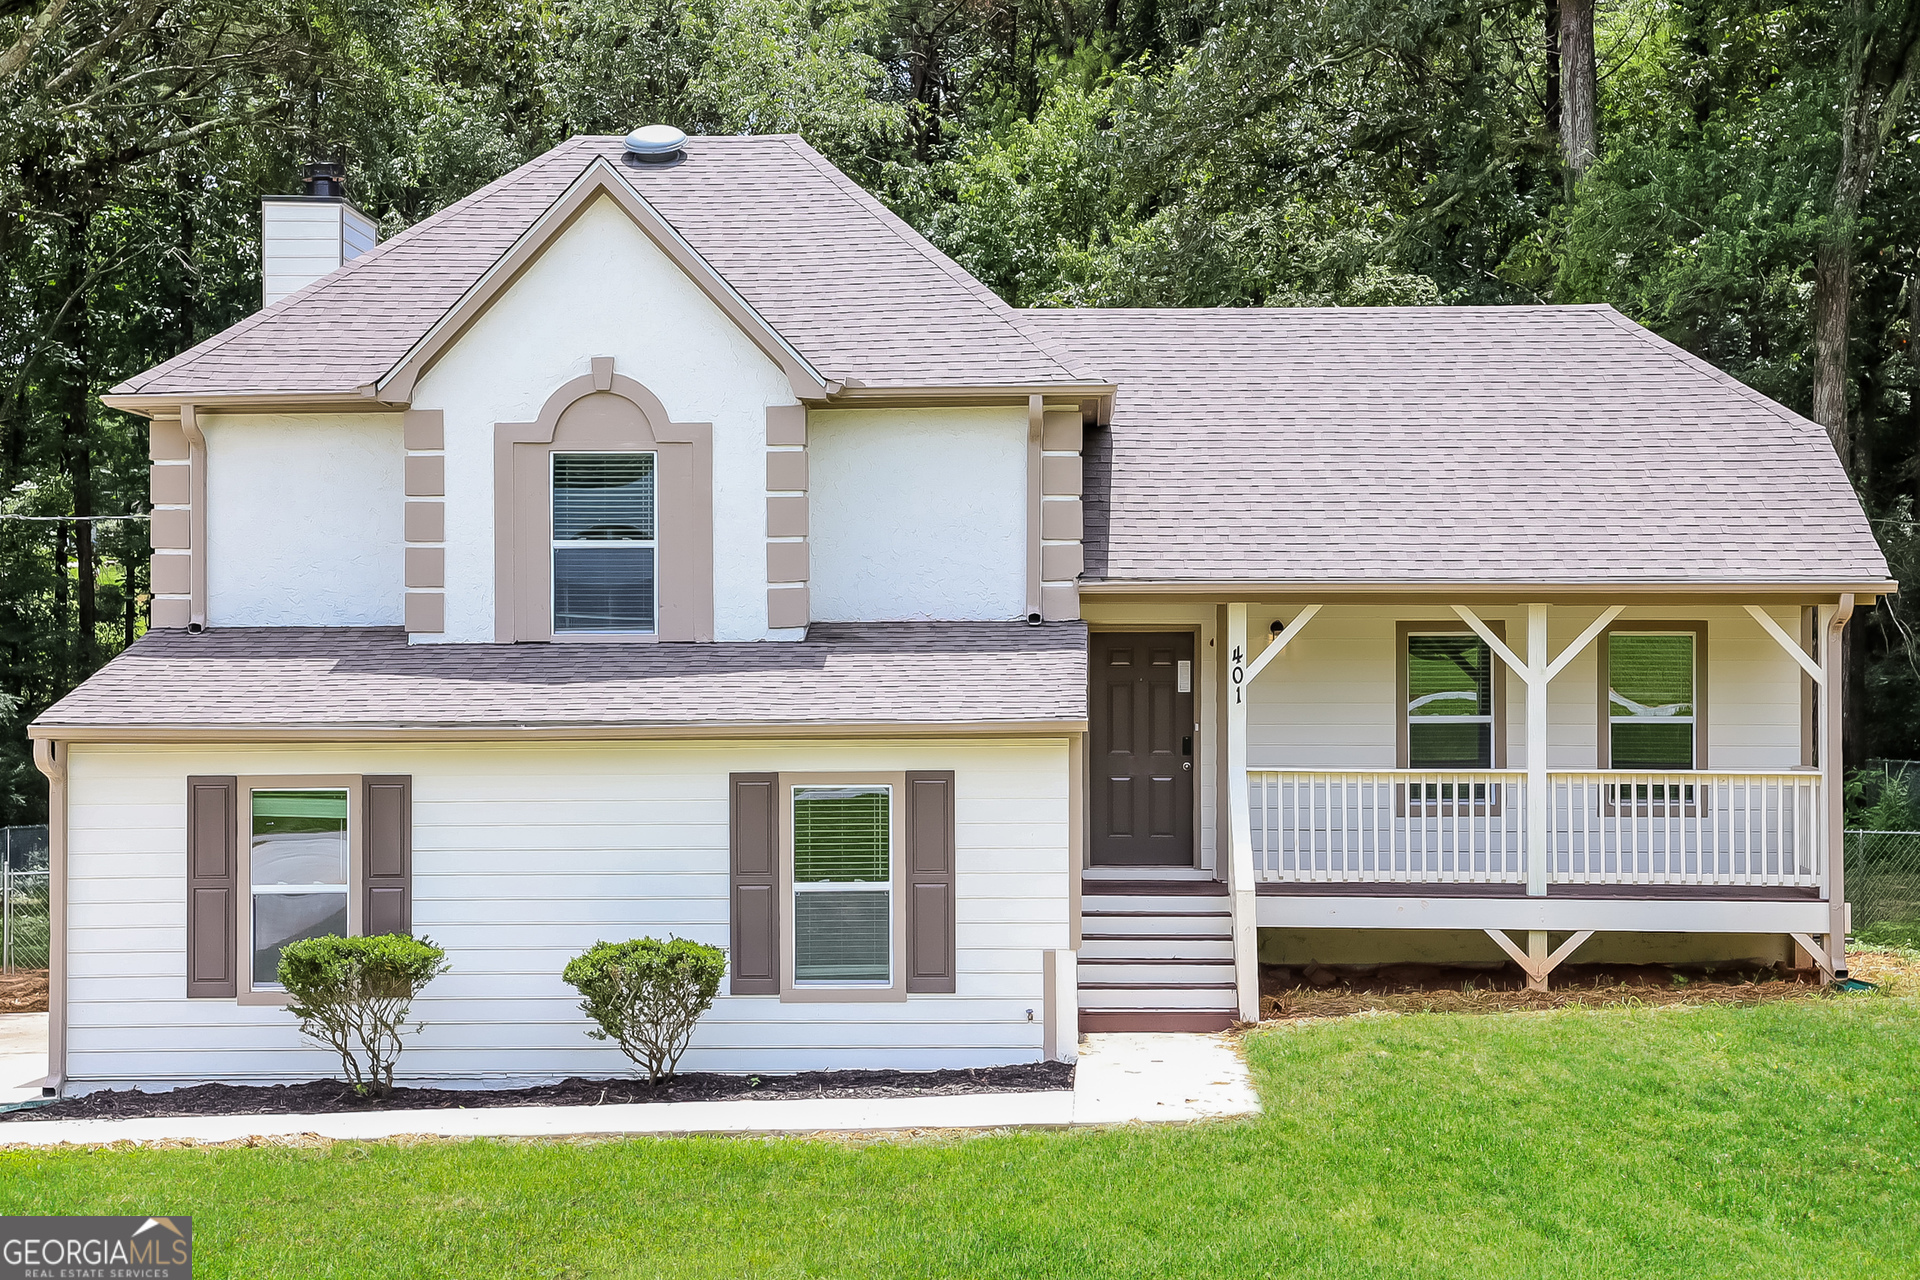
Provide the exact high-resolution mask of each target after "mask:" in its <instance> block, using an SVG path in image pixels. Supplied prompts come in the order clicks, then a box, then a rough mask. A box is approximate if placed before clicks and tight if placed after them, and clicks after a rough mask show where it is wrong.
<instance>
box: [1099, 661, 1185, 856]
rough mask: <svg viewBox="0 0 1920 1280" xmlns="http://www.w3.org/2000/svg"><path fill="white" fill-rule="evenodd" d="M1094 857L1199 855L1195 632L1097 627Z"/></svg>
mask: <svg viewBox="0 0 1920 1280" xmlns="http://www.w3.org/2000/svg"><path fill="white" fill-rule="evenodd" d="M1092 644H1093V652H1092V653H1091V654H1090V655H1089V656H1090V658H1091V659H1092V661H1091V664H1090V665H1091V667H1092V673H1091V679H1092V681H1093V688H1092V689H1091V690H1090V691H1089V692H1090V694H1091V697H1090V698H1089V699H1088V701H1089V703H1090V704H1091V705H1090V707H1089V710H1090V713H1091V715H1092V721H1091V723H1090V724H1089V726H1088V728H1089V730H1090V733H1089V736H1090V737H1091V739H1092V742H1091V747H1092V750H1091V751H1090V752H1089V753H1088V754H1089V757H1090V759H1089V761H1088V763H1089V766H1090V768H1091V770H1092V773H1093V777H1092V780H1091V781H1092V791H1091V794H1090V796H1089V799H1090V800H1091V801H1092V804H1091V809H1092V826H1093V848H1092V850H1091V853H1092V859H1093V864H1094V865H1095V866H1097V867H1142V866H1157V867H1167V866H1178V867H1190V866H1192V865H1193V761H1194V755H1193V739H1194V731H1193V636H1192V634H1191V633H1189V632H1170V633H1152V634H1148V633H1131V632H1108V633H1101V634H1097V635H1095V636H1094V637H1093V640H1092Z"/></svg>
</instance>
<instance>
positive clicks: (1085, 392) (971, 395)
mask: <svg viewBox="0 0 1920 1280" xmlns="http://www.w3.org/2000/svg"><path fill="white" fill-rule="evenodd" d="M1114 391H1115V387H1114V386H1113V384H1112V383H1102V382H1046V383H1038V382H1037V383H1031V384H1026V383H1023V384H1019V385H1014V384H1011V383H1009V384H1001V385H995V384H979V385H964V386H962V385H953V386H920V387H864V386H846V387H843V388H842V389H841V390H839V391H837V392H835V393H834V394H833V395H832V396H830V397H828V399H827V404H828V405H829V406H830V407H833V408H848V407H855V406H857V407H860V408H883V407H890V406H894V405H930V404H931V405H1018V406H1020V407H1021V408H1025V407H1026V405H1027V401H1028V400H1029V399H1030V398H1031V397H1033V396H1039V397H1041V398H1042V399H1044V400H1048V401H1052V402H1056V405H1057V407H1061V408H1066V407H1069V406H1071V407H1074V408H1080V409H1083V410H1084V408H1085V405H1086V404H1087V403H1088V402H1091V401H1102V400H1106V399H1108V398H1110V397H1111V396H1112V395H1113V393H1114Z"/></svg>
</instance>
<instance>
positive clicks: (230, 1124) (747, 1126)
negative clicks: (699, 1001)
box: [0, 1033, 1260, 1147]
mask: <svg viewBox="0 0 1920 1280" xmlns="http://www.w3.org/2000/svg"><path fill="white" fill-rule="evenodd" d="M1259 1109H1260V1103H1259V1099H1258V1098H1257V1097H1256V1096H1255V1094H1254V1092H1253V1087H1252V1084H1251V1082H1250V1081H1249V1080H1248V1077H1247V1068H1246V1064H1245V1062H1244V1061H1242V1059H1241V1057H1240V1050H1239V1046H1238V1045H1237V1044H1236V1043H1235V1041H1234V1040H1233V1039H1232V1038H1231V1037H1228V1036H1223V1035H1192V1034H1186V1035H1183V1034H1172V1033H1152V1034H1147V1033H1138V1034H1114V1035H1090V1036H1086V1037H1084V1038H1083V1041H1082V1046H1081V1056H1080V1069H1079V1071H1078V1072H1077V1073H1076V1074H1075V1077H1074V1087H1073V1089H1072V1090H1071V1091H1068V1090H1064V1089H1063V1090H1059V1091H1057V1092H1052V1093H975V1094H961V1095H955V1096H945V1097H932V1098H846V1099H842V1098H803V1099H794V1100H790V1101H778V1102H775V1101H768V1102H758V1101H747V1102H665V1103H637V1104H632V1105H622V1106H604V1107H497V1108H487V1109H480V1110H472V1111H443V1110H433V1111H376V1112H369V1113H366V1114H362V1115H338V1114H335V1115H281V1116H179V1117H164V1118H151V1119H136V1120H44V1121H33V1120H23V1121H15V1122H12V1123H8V1124H0V1147H7V1146H29V1147H51V1146H60V1145H63V1144H67V1143H72V1144H76V1145H93V1144H98V1143H109V1142H191V1143H215V1142H244V1141H248V1140H250V1139H260V1138H298V1137H307V1136H312V1137H316V1138H331V1139H346V1140H363V1141H364V1140H375V1139H380V1138H395V1137H402V1136H415V1135H420V1136H428V1137H444V1138H561V1137H599V1136H605V1137H620V1136H627V1135H653V1136H662V1137H676V1136H686V1135H692V1134H718V1135H740V1134H794V1135H804V1134H820V1133H866V1132H899V1131H912V1130H933V1129H1066V1128H1075V1127H1079V1126H1085V1125H1110V1124H1128V1123H1138V1122H1147V1123H1152V1122H1178V1121H1191V1120H1204V1119H1214V1118H1222V1117H1228V1116H1240V1115H1251V1114H1254V1113H1256V1112H1258V1111H1259Z"/></svg>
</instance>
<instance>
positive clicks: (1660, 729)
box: [1607, 631, 1696, 769]
mask: <svg viewBox="0 0 1920 1280" xmlns="http://www.w3.org/2000/svg"><path fill="white" fill-rule="evenodd" d="M1693 651H1694V637H1693V635H1692V633H1691V632H1623V631H1615V632H1613V633H1612V634H1610V635H1609V636H1608V637H1607V720H1608V726H1607V729H1608V738H1609V741H1608V748H1609V752H1608V754H1609V757H1610V761H1611V763H1612V765H1613V767H1614V768H1616V769H1691V768H1693V767H1694V757H1695V754H1696V752H1695V738H1694V725H1695V720H1696V717H1695V714H1694V652H1693Z"/></svg>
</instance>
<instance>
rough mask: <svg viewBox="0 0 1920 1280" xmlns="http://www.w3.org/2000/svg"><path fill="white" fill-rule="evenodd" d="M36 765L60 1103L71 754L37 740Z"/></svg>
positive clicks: (51, 1079) (50, 1072) (53, 1068)
mask: <svg viewBox="0 0 1920 1280" xmlns="http://www.w3.org/2000/svg"><path fill="white" fill-rule="evenodd" d="M33 764H34V767H35V768H36V769H38V770H40V772H41V773H44V774H46V775H47V899H48V901H47V1083H46V1089H45V1091H46V1093H47V1094H48V1095H49V1096H52V1097H58V1096H59V1094H60V1089H61V1087H62V1086H63V1085H65V1084H66V1082H67V753H66V752H65V751H64V750H62V749H61V747H60V744H59V743H58V742H55V741H54V740H53V739H51V738H35V739H34V740H33Z"/></svg>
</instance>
